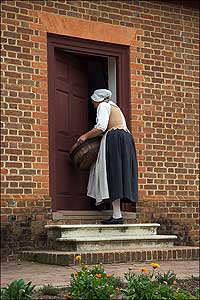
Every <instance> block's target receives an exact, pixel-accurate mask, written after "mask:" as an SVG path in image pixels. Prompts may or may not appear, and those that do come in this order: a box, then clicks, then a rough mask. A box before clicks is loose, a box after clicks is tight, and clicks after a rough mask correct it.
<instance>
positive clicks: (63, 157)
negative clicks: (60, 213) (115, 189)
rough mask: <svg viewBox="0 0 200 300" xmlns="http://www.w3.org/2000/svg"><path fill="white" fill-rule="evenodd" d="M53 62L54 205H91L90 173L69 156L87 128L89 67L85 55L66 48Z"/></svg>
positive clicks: (57, 206)
mask: <svg viewBox="0 0 200 300" xmlns="http://www.w3.org/2000/svg"><path fill="white" fill-rule="evenodd" d="M54 66H55V69H54V89H55V92H54V95H55V96H54V99H53V101H52V102H53V104H52V107H51V109H52V116H53V117H52V118H51V119H52V120H54V122H53V123H54V124H50V126H53V135H51V139H52V140H51V147H52V155H51V158H50V159H51V162H52V163H51V166H52V169H53V170H51V176H52V177H53V178H51V186H52V188H53V189H52V197H53V209H54V210H59V209H62V210H63V209H66V210H76V209H77V210H81V209H89V206H90V205H89V200H88V199H87V196H86V188H87V181H88V173H87V172H83V171H79V170H77V169H75V167H74V166H73V164H72V162H71V160H70V158H69V151H70V149H71V147H72V145H73V144H74V143H75V142H76V140H77V138H78V137H79V136H80V135H81V134H83V133H84V132H86V131H87V130H88V82H87V81H88V79H87V67H86V65H85V63H84V59H82V58H80V57H79V56H75V55H68V54H66V52H64V51H55V60H54ZM52 171H53V172H52Z"/></svg>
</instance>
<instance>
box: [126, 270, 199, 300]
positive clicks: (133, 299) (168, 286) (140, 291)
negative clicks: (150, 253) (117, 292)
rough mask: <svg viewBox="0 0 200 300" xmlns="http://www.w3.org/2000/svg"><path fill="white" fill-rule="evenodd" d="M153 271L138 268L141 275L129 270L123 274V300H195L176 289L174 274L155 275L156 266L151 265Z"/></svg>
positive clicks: (195, 299) (185, 292) (188, 294)
mask: <svg viewBox="0 0 200 300" xmlns="http://www.w3.org/2000/svg"><path fill="white" fill-rule="evenodd" d="M151 266H152V267H153V271H152V272H149V270H148V269H147V268H140V270H141V274H136V273H134V272H132V269H131V268H130V269H129V272H128V273H125V279H126V280H127V288H126V289H122V293H123V294H124V298H123V299H124V300H197V297H195V296H193V295H192V294H191V293H189V292H187V291H185V290H183V289H180V288H177V287H176V274H175V273H173V272H171V271H168V272H167V273H165V274H163V275H161V274H155V269H156V268H158V267H156V264H151Z"/></svg>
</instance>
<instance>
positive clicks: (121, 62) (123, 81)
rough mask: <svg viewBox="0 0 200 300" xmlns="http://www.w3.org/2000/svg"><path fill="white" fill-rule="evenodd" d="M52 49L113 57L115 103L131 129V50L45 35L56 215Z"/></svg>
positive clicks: (79, 39)
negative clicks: (115, 89)
mask: <svg viewBox="0 0 200 300" xmlns="http://www.w3.org/2000/svg"><path fill="white" fill-rule="evenodd" d="M55 49H59V50H62V49H63V50H67V51H68V52H71V53H79V54H87V55H92V56H102V57H114V58H116V73H117V74H116V75H117V76H116V85H117V103H118V104H119V106H120V108H121V109H122V111H123V113H124V115H125V117H126V121H127V125H128V126H130V66H129V62H130V50H129V49H130V48H129V46H124V45H118V44H112V43H106V42H97V41H92V40H87V39H82V38H73V37H68V36H62V35H55V34H48V35H47V57H48V99H49V108H48V111H49V172H50V174H49V183H50V196H51V198H52V210H53V211H55V210H56V207H55V201H54V199H55V181H54V178H55V166H54V161H55V160H54V159H52V157H54V153H55V149H54V148H55V142H54V141H53V139H52V136H54V130H55V128H54V126H51V125H52V124H54V119H53V111H52V107H53V101H54V91H55V86H54V72H55V66H54V65H55Z"/></svg>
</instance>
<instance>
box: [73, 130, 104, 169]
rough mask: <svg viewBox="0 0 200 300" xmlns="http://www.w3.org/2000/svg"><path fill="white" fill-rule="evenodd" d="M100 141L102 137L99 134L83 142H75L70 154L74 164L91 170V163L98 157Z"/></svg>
mask: <svg viewBox="0 0 200 300" xmlns="http://www.w3.org/2000/svg"><path fill="white" fill-rule="evenodd" d="M100 142H101V137H100V136H97V137H94V138H91V139H88V140H86V141H85V142H84V143H82V144H78V143H76V144H74V145H73V147H72V148H71V150H70V154H69V155H70V158H71V160H72V161H73V163H74V165H75V166H76V167H77V168H79V169H80V170H89V169H90V166H91V164H92V163H93V162H95V161H96V159H97V155H98V151H99V146H100Z"/></svg>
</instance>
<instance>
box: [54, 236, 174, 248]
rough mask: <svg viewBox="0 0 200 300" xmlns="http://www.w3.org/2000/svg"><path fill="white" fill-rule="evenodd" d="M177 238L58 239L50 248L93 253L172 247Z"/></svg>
mask: <svg viewBox="0 0 200 300" xmlns="http://www.w3.org/2000/svg"><path fill="white" fill-rule="evenodd" d="M176 238H177V237H176V236H172V235H166V236H165V235H151V236H150V235H147V236H119V237H117V236H111V237H109V236H107V237H106V236H104V237H100V238H99V237H95V236H90V237H79V238H76V239H72V238H70V239H68V238H57V239H56V241H54V242H53V243H52V244H51V243H50V244H49V246H50V248H51V249H57V250H58V249H59V250H65V251H91V250H97V251H98V250H101V251H105V250H112V249H118V250H125V249H134V248H138V247H139V248H153V247H158V248H162V247H172V246H173V245H174V240H175V239H176Z"/></svg>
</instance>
